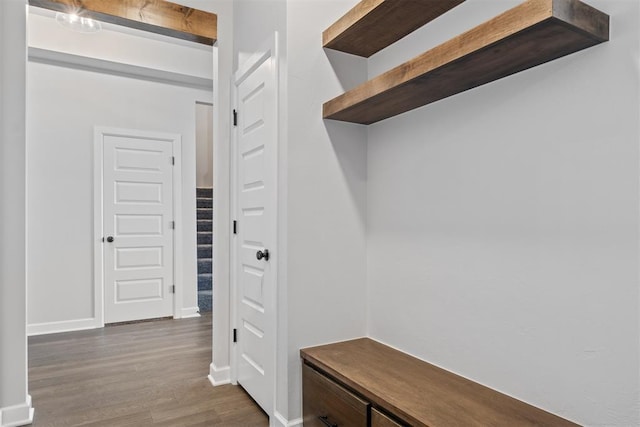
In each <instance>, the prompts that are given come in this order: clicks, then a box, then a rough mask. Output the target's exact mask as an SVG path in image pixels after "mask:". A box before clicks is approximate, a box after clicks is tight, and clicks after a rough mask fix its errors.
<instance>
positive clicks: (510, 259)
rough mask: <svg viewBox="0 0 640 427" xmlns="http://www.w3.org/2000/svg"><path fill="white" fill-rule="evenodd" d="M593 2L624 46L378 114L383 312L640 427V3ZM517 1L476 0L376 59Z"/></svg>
mask: <svg viewBox="0 0 640 427" xmlns="http://www.w3.org/2000/svg"><path fill="white" fill-rule="evenodd" d="M516 3H517V2H516ZM589 3H590V4H592V5H593V6H595V7H597V8H600V9H601V10H603V11H605V12H608V13H609V14H611V16H612V33H611V41H610V42H609V43H606V44H603V45H600V46H598V47H595V48H592V49H589V50H586V51H583V52H581V53H578V54H575V55H572V56H569V57H566V58H563V59H560V60H558V61H555V62H553V63H550V64H547V65H544V66H541V67H538V68H535V69H532V70H530V71H527V72H524V73H521V74H518V75H516V76H512V77H509V78H507V79H504V80H501V81H498V82H495V83H492V84H489V85H487V86H484V87H481V88H478V89H475V90H472V91H470V92H467V93H463V94H460V95H458V96H455V97H452V98H449V99H446V100H443V101H441V102H438V103H436V104H432V105H430V106H427V107H424V108H421V109H419V110H415V111H413V112H410V113H407V114H404V115H401V116H398V117H396V118H392V119H389V120H386V121H384V122H381V123H379V124H376V125H372V126H370V127H369V146H368V176H369V181H368V187H367V197H368V208H367V216H368V283H369V287H368V295H369V303H368V324H369V332H370V335H371V336H372V337H373V338H375V339H378V340H380V341H383V342H386V343H388V344H391V345H393V346H395V347H398V348H400V349H402V350H405V351H407V352H409V353H411V354H414V355H416V356H418V357H420V358H423V359H425V360H428V361H430V362H432V363H435V364H437V365H439V366H442V367H444V368H446V369H449V370H452V371H454V372H457V373H459V374H461V375H463V376H466V377H468V378H471V379H473V380H475V381H478V382H480V383H483V384H486V385H488V386H490V387H492V388H495V389H498V390H501V391H503V392H505V393H507V394H509V395H512V396H514V397H516V398H519V399H522V400H524V401H527V402H529V403H532V404H534V405H536V406H540V407H542V408H544V409H546V410H548V411H551V412H554V413H557V414H559V415H561V416H564V417H566V418H569V419H572V420H574V421H576V422H579V423H581V424H585V425H593V426H595V425H607V426H631V425H639V424H640V414H639V404H638V402H639V398H640V386H639V381H640V379H639V375H638V372H639V361H640V352H639V349H638V337H639V336H640V334H639V328H638V320H639V306H638V303H639V295H638V289H639V288H638V259H639V257H638V255H639V253H638V219H639V209H638V203H639V188H638V175H639V172H640V168H639V163H638V155H639V152H638V151H639V150H638V141H639V136H640V133H639V130H638V123H639V115H638V114H639V107H638V102H639V96H638V94H639V92H638V91H639V89H640V87H639V82H638V78H639V74H638V71H639V70H638V68H639V67H638V65H639V60H640V48H639V40H640V32H639V26H638V20H639V13H640V11H639V5H638V2H632V1H626V0H591V1H589ZM512 4H514V2H504V1H502V0H500V1H484V2H480V1H478V2H475V1H469V2H466V3H465V4H463V5H461V6H459V7H458V8H457V9H455V10H454V11H452V12H450V13H449V14H447V15H445V16H443V17H441V18H440V19H439V20H437V21H436V22H433V23H432V24H430V25H428V26H427V27H424V28H423V29H422V30H420V31H418V32H416V33H415V34H413V35H412V36H410V37H409V38H407V39H405V40H403V41H402V42H400V43H399V45H398V46H394V47H392V48H390V49H389V50H388V51H385V52H383V53H382V54H378V55H376V56H375V57H373V58H372V59H371V60H370V72H371V74H372V75H375V74H378V73H379V72H381V71H382V70H386V69H389V68H391V67H392V66H394V65H397V64H399V63H400V62H401V61H403V60H406V59H408V58H410V57H411V56H413V55H416V54H418V53H420V52H422V51H424V50H425V49H427V48H429V47H431V46H433V45H434V44H437V43H439V42H441V41H443V39H445V38H450V37H452V36H454V35H455V34H457V33H460V32H461V31H463V30H465V29H468V28H470V27H471V26H474V25H477V24H479V23H481V22H483V21H484V20H486V19H487V18H489V17H490V16H491V15H495V14H497V13H499V12H500V11H502V10H504V9H506V8H507V7H509V6H511V5H512Z"/></svg>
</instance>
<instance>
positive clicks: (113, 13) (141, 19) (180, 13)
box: [29, 0, 218, 46]
mask: <svg viewBox="0 0 640 427" xmlns="http://www.w3.org/2000/svg"><path fill="white" fill-rule="evenodd" d="M29 4H30V5H32V6H37V7H42V8H45V9H51V10H55V11H58V12H65V13H75V14H76V15H78V16H84V17H87V18H93V19H96V20H98V21H103V22H110V23H112V24H118V25H122V26H125V27H131V28H137V29H139V30H144V31H149V32H152V33H157V34H164V35H166V36H171V37H176V38H180V39H184V40H189V41H193V42H197V43H202V44H206V45H210V46H212V45H213V44H214V43H215V41H216V39H217V38H218V16H217V15H216V14H215V13H209V12H205V11H202V10H198V9H193V8H190V7H186V6H182V5H179V4H176V3H170V2H168V1H164V0H29Z"/></svg>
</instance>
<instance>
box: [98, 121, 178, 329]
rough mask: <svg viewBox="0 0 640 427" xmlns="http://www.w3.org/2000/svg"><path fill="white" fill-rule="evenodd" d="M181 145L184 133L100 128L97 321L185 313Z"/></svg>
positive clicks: (100, 323) (101, 323) (127, 319)
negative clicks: (180, 259)
mask: <svg viewBox="0 0 640 427" xmlns="http://www.w3.org/2000/svg"><path fill="white" fill-rule="evenodd" d="M179 148H180V136H179V135H174V134H161V133H156V132H142V131H134V130H124V129H106V128H96V132H95V167H96V173H95V181H96V182H95V191H96V196H95V229H96V232H95V239H96V253H95V270H96V271H95V280H96V291H95V292H96V319H97V321H98V323H99V324H98V325H97V326H102V325H104V323H113V322H122V321H129V320H140V319H148V318H157V317H166V316H172V315H175V314H178V313H179V312H178V311H177V307H179V305H178V301H176V300H178V298H175V297H174V295H177V292H178V290H179V289H178V288H179V287H178V286H176V288H173V286H174V284H176V281H175V277H176V275H175V273H176V271H175V270H176V268H175V267H177V266H175V264H177V263H176V259H177V257H176V256H175V251H174V248H175V247H176V245H177V243H178V242H177V241H176V240H178V239H176V237H177V236H178V235H179V234H178V233H174V226H175V227H176V228H177V226H178V221H177V217H176V215H174V212H179V209H176V206H175V204H176V203H175V200H176V194H175V193H176V191H175V190H176V189H177V190H178V191H177V193H178V194H179V188H180V187H179V186H177V185H175V184H176V182H179V181H180V180H179V177H176V175H177V174H179V168H176V166H174V163H176V164H177V163H178V162H177V161H175V160H174V154H175V153H176V151H177V152H179ZM174 169H177V170H174ZM176 178H178V179H176ZM111 240H112V241H111ZM178 277H179V276H178ZM174 289H175V291H176V294H173V293H172V292H173V290H174ZM175 317H179V316H175Z"/></svg>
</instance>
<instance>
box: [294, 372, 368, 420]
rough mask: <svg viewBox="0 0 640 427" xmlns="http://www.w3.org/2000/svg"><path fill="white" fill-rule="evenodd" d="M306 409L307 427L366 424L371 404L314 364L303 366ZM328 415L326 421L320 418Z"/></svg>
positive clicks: (304, 413) (303, 390)
mask: <svg viewBox="0 0 640 427" xmlns="http://www.w3.org/2000/svg"><path fill="white" fill-rule="evenodd" d="M302 394H303V396H304V407H303V409H302V412H303V417H304V418H303V419H304V425H305V427H326V426H327V424H326V423H329V424H330V425H331V424H337V425H339V426H352V427H358V426H361V427H366V426H367V410H368V407H369V404H368V403H367V402H365V401H363V400H362V399H360V398H359V397H356V396H355V395H353V394H352V393H350V392H349V391H347V390H345V389H344V388H342V387H340V386H339V385H337V384H336V383H335V382H333V381H331V380H329V379H327V377H325V376H324V375H321V374H319V373H318V372H316V371H314V370H313V369H311V368H310V367H308V366H306V365H304V366H303V367H302ZM320 417H326V418H325V421H326V423H323V422H322V421H321V420H320Z"/></svg>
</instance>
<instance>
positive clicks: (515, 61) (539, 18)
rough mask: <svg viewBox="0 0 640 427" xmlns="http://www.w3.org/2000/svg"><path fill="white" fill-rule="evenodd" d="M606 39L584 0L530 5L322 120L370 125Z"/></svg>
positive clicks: (374, 83) (331, 105)
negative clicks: (582, 0)
mask: <svg viewBox="0 0 640 427" xmlns="http://www.w3.org/2000/svg"><path fill="white" fill-rule="evenodd" d="M607 40H609V16H608V15H607V14H605V13H603V12H600V11H599V10H597V9H595V8H593V7H591V6H589V5H587V4H585V3H583V2H581V1H579V0H528V1H526V2H525V3H523V4H521V5H519V6H516V7H514V8H513V9H510V10H508V11H506V12H505V13H503V14H501V15H499V16H497V17H495V18H493V19H491V20H490V21H487V22H485V23H484V24H482V25H479V26H478V27H475V28H474V29H472V30H469V31H467V32H466V33H464V34H462V35H460V36H458V37H456V38H454V39H451V40H449V41H448V42H445V43H443V44H441V45H440V46H438V47H435V48H434V49H431V50H429V51H427V52H425V53H423V54H422V55H419V56H417V57H415V58H414V59H412V60H410V61H408V62H406V63H404V64H402V65H400V66H398V67H396V68H394V69H392V70H390V71H388V72H386V73H384V74H382V75H380V76H378V77H376V78H374V79H372V80H369V81H368V82H366V83H364V84H362V85H360V86H358V87H356V88H354V89H353V90H350V91H348V92H346V93H344V94H343V95H340V96H338V97H336V98H334V99H332V100H331V101H328V102H326V103H325V104H324V106H323V116H324V118H325V119H333V120H340V121H346V122H352V123H360V124H371V123H375V122H378V121H380V120H384V119H386V118H389V117H393V116H395V115H398V114H401V113H404V112H406V111H409V110H412V109H415V108H418V107H421V106H424V105H427V104H430V103H432V102H435V101H438V100H441V99H444V98H447V97H449V96H452V95H455V94H457V93H460V92H463V91H466V90H469V89H472V88H475V87H478V86H481V85H483V84H486V83H489V82H492V81H495V80H498V79H501V78H503V77H507V76H509V75H512V74H515V73H518V72H520V71H524V70H526V69H529V68H532V67H535V66H537V65H540V64H543V63H545V62H549V61H552V60H554V59H557V58H560V57H562V56H566V55H569V54H571V53H574V52H577V51H579V50H582V49H586V48H588V47H591V46H594V45H597V44H599V43H602V42H605V41H607Z"/></svg>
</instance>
